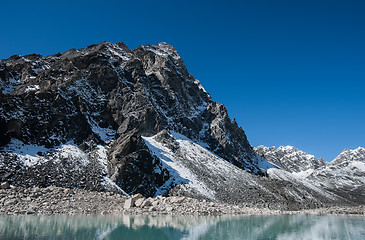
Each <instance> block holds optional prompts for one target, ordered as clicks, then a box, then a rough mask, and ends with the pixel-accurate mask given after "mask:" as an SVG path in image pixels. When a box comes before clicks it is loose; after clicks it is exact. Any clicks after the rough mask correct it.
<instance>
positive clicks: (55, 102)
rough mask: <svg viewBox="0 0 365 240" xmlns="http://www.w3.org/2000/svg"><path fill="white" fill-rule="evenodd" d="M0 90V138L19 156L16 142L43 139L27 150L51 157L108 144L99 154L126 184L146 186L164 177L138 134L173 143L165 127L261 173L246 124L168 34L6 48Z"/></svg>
mask: <svg viewBox="0 0 365 240" xmlns="http://www.w3.org/2000/svg"><path fill="white" fill-rule="evenodd" d="M0 99H1V104H0V108H1V110H2V111H1V115H0V124H1V126H2V131H0V134H1V136H0V138H1V139H4V140H2V141H1V145H2V146H3V147H4V148H5V151H6V152H8V153H9V154H10V155H11V156H12V157H15V158H18V159H19V161H20V160H21V159H23V158H21V157H19V155H16V154H14V153H12V150H10V149H15V148H14V146H13V145H14V144H15V142H16V143H19V144H20V145H19V144H18V145H17V147H16V148H17V149H19V148H21V147H18V146H21V144H24V146H37V147H36V148H38V147H40V146H41V147H42V149H43V150H42V151H39V152H40V154H42V155H44V157H42V158H40V156H38V155H37V154H36V155H35V156H32V157H34V158H36V159H38V160H37V161H41V159H43V160H44V161H46V160H45V159H55V158H54V153H55V152H57V151H59V149H63V148H62V147H61V146H63V145H65V144H71V145H73V146H75V147H76V148H78V149H80V151H84V152H86V153H87V154H89V155H90V154H91V155H90V156H95V154H96V155H98V154H99V152H100V151H99V150H98V149H107V152H106V154H104V155H102V156H103V157H98V158H97V159H104V160H103V164H102V166H103V167H105V166H106V168H107V174H108V176H110V179H111V180H113V181H114V182H115V183H116V184H117V186H119V187H122V188H123V189H124V190H126V191H127V192H129V193H132V192H136V191H137V190H138V191H144V193H145V194H147V195H153V194H154V192H153V191H154V190H153V189H156V188H158V187H160V186H161V185H163V184H165V182H164V181H165V180H166V179H167V178H168V175H169V171H167V170H163V165H161V163H159V160H158V159H156V157H155V156H153V154H152V153H151V151H150V150H149V149H148V147H147V145H146V144H145V143H144V141H143V137H148V136H153V135H156V134H157V133H160V135H159V136H158V137H157V139H159V141H162V142H166V143H168V144H169V146H171V147H172V148H173V149H175V148H177V145H176V142H174V141H173V140H172V138H171V136H170V133H171V132H176V133H178V134H181V135H183V136H185V137H187V138H189V139H191V140H192V141H194V142H196V143H199V144H201V145H202V146H204V147H206V148H207V149H209V150H210V151H212V152H214V153H215V154H217V155H218V156H220V157H222V158H224V159H225V160H227V161H228V162H231V163H233V164H234V165H236V166H238V167H240V168H242V169H245V170H247V171H249V172H251V173H254V174H258V173H260V172H261V170H260V169H259V166H258V158H257V156H256V155H255V153H254V151H253V149H252V147H251V146H250V144H249V142H248V140H247V137H246V135H245V132H244V131H243V130H242V128H240V127H239V126H238V125H237V123H236V122H235V121H232V120H231V119H230V118H229V116H228V112H227V109H226V108H225V107H224V105H222V104H219V103H216V102H213V101H212V99H211V97H210V95H209V94H208V93H207V92H206V91H205V89H204V88H203V87H202V85H201V84H200V82H199V81H198V80H197V79H195V78H194V76H193V75H191V74H189V73H188V71H187V69H186V67H185V64H184V62H183V60H182V59H181V57H180V55H179V54H178V52H177V51H176V49H175V48H174V47H172V46H170V45H169V44H167V43H157V44H155V45H146V46H140V47H138V48H136V49H134V50H130V49H128V47H127V46H126V45H125V44H124V43H109V42H102V43H99V44H94V45H90V46H88V47H86V48H82V49H70V50H68V51H66V52H63V53H57V54H54V55H50V56H41V55H38V54H31V55H26V56H12V57H10V58H9V59H5V60H1V61H0ZM169 136H170V137H169ZM67 149H70V148H67ZM72 149H74V148H72ZM95 151H96V152H95ZM19 152H23V153H24V152H26V151H25V150H24V151H23V150H19ZM94 152H95V154H94ZM89 155H87V156H89ZM7 156H8V155H7ZM87 156H84V157H83V158H82V159H84V158H85V159H86V158H87ZM8 157H9V156H8ZM105 158H106V159H105ZM43 160H42V161H43ZM47 161H48V160H47ZM19 164H21V161H20V162H19ZM42 164H44V163H42ZM42 164H41V165H42ZM48 164H50V165H51V161H48ZM3 171H7V170H3ZM103 171H104V172H105V171H106V170H105V169H104V170H103ZM0 172H1V169H0ZM25 172H26V171H25ZM24 174H25V173H24ZM55 174H56V173H55ZM135 176H139V177H138V178H136V177H135ZM22 179H23V178H22ZM24 179H26V177H24ZM164 179H165V180H164ZM24 181H25V180H24ZM47 181H48V180H47V179H45V180H43V181H41V182H43V183H42V184H44V185H47V184H49V183H47ZM49 181H50V180H49ZM136 186H139V187H138V188H136ZM170 187H171V186H170ZM167 188H168V186H167Z"/></svg>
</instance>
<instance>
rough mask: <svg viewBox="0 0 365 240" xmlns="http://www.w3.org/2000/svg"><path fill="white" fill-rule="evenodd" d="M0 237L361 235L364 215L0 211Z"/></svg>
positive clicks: (301, 236) (350, 237) (132, 237)
mask: <svg viewBox="0 0 365 240" xmlns="http://www.w3.org/2000/svg"><path fill="white" fill-rule="evenodd" d="M0 238H1V239H68V240H69V239H159V240H161V239H189V240H190V239H200V240H202V239H227V240H229V239H296V240H299V239H341V240H343V239H365V217H364V216H335V215H321V216H318V215H269V216H216V217H212V216H168V215H164V216H128V215H119V216H117V215H105V216H102V215H97V216H90V215H84V216H62V215H61V216H4V215H3V216H0Z"/></svg>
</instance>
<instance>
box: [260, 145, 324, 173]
mask: <svg viewBox="0 0 365 240" xmlns="http://www.w3.org/2000/svg"><path fill="white" fill-rule="evenodd" d="M254 150H255V151H256V153H257V154H258V155H259V156H261V157H263V158H265V159H267V160H268V161H269V162H272V163H273V164H275V165H277V166H278V167H280V168H282V169H285V170H287V171H289V172H302V171H306V170H308V169H318V168H320V167H323V166H325V165H326V161H325V160H324V159H323V158H315V157H314V156H313V155H310V154H308V153H305V152H303V151H301V150H299V149H297V148H295V147H293V146H280V147H278V148H276V147H266V146H263V145H261V146H258V147H255V148H254Z"/></svg>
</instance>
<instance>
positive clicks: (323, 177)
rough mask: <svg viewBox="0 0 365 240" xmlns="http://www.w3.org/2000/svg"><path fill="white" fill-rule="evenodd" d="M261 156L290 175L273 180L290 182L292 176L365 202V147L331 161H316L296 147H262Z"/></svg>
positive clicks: (352, 199) (282, 173) (349, 199)
mask: <svg viewBox="0 0 365 240" xmlns="http://www.w3.org/2000/svg"><path fill="white" fill-rule="evenodd" d="M254 149H255V151H256V152H257V154H258V155H260V156H262V157H264V158H265V159H267V160H268V161H270V162H272V163H273V164H275V165H276V166H278V167H280V168H281V169H284V170H286V171H287V172H281V175H280V174H275V171H277V170H274V172H272V170H269V173H270V172H271V173H272V174H271V177H273V178H274V177H277V178H280V179H286V178H287V177H288V175H290V176H291V177H293V179H294V180H296V181H297V180H298V179H299V180H305V181H308V182H309V183H310V184H312V185H314V186H316V187H318V188H320V189H326V190H327V191H329V192H332V193H335V194H336V195H338V196H341V197H343V198H344V199H346V201H349V202H358V203H364V199H365V148H362V147H359V148H357V149H355V150H349V149H345V150H344V151H343V152H342V153H341V154H340V155H338V156H337V157H336V158H335V159H334V160H332V161H331V162H325V161H324V159H322V158H319V159H316V158H315V157H314V156H313V155H310V154H308V153H305V152H303V151H301V150H299V149H296V148H294V147H292V146H285V147H283V146H280V147H278V148H277V149H276V148H275V147H265V146H259V147H255V148H254ZM273 173H274V174H273Z"/></svg>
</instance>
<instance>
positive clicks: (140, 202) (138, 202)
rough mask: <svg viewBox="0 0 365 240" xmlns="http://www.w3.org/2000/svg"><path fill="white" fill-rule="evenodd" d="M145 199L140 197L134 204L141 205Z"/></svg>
mask: <svg viewBox="0 0 365 240" xmlns="http://www.w3.org/2000/svg"><path fill="white" fill-rule="evenodd" d="M144 201H145V199H144V198H139V199H137V200H136V202H135V203H134V204H135V205H136V207H141V205H142V203H143V202H144Z"/></svg>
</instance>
